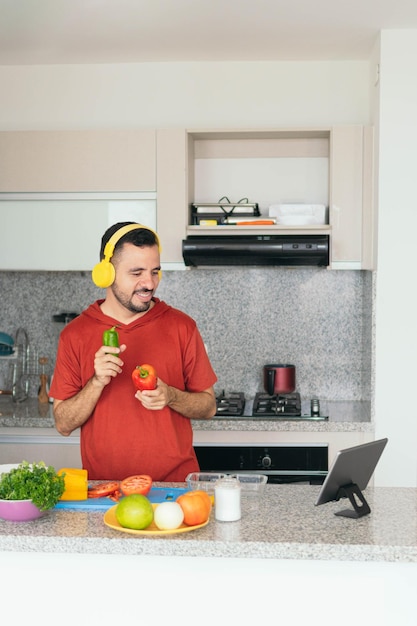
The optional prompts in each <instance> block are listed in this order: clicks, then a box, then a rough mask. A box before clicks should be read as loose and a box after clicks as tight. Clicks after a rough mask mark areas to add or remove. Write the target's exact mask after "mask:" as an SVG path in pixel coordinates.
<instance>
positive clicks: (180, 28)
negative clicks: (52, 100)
mask: <svg viewBox="0 0 417 626" xmlns="http://www.w3.org/2000/svg"><path fill="white" fill-rule="evenodd" d="M404 28H411V29H415V28H417V0H349V1H346V0H345V1H342V0H0V65H28V64H29V65H33V64H62V63H71V64H73V63H75V64H76V63H138V62H139V63H140V62H150V61H250V60H253V61H276V60H355V59H367V58H368V57H369V55H370V52H371V50H372V47H373V44H374V42H375V40H376V38H377V36H378V32H379V31H380V30H383V29H404Z"/></svg>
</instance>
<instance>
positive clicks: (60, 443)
mask: <svg viewBox="0 0 417 626" xmlns="http://www.w3.org/2000/svg"><path fill="white" fill-rule="evenodd" d="M22 461H28V462H29V463H38V462H39V461H44V463H46V464H47V465H52V466H53V467H54V468H55V469H57V470H58V469H60V468H61V467H81V466H82V465H81V454H80V439H79V432H78V431H74V432H73V433H72V434H71V435H70V436H69V437H63V436H62V435H59V434H58V433H57V432H56V430H55V429H54V428H2V429H0V463H1V464H5V463H21V462H22Z"/></svg>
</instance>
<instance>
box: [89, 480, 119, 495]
mask: <svg viewBox="0 0 417 626" xmlns="http://www.w3.org/2000/svg"><path fill="white" fill-rule="evenodd" d="M118 490H119V483H118V482H117V481H116V480H111V481H107V482H105V483H100V484H99V485H94V486H93V487H90V489H89V490H88V497H89V498H105V497H106V496H110V495H113V494H114V493H116V491H118Z"/></svg>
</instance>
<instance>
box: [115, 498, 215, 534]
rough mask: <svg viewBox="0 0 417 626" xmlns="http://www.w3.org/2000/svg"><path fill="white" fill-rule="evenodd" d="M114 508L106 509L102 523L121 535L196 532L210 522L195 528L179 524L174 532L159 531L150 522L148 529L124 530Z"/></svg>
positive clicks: (153, 523)
mask: <svg viewBox="0 0 417 626" xmlns="http://www.w3.org/2000/svg"><path fill="white" fill-rule="evenodd" d="M116 508H117V504H115V505H114V506H112V507H111V509H108V511H106V512H105V514H104V517H103V520H104V523H105V524H106V526H109V527H110V528H113V529H114V530H119V531H120V532H122V533H130V534H131V535H143V536H155V535H173V534H177V533H188V532H190V531H191V530H197V528H203V526H207V524H208V523H209V520H210V518H209V519H208V520H207V521H206V522H204V523H203V524H197V525H196V526H186V524H181V526H180V527H179V528H175V529H174V530H159V528H158V527H157V526H156V525H155V522H152V524H151V525H150V526H148V528H144V529H143V530H135V529H134V528H124V527H123V526H121V525H120V524H119V522H118V521H117V518H116ZM154 508H155V507H154Z"/></svg>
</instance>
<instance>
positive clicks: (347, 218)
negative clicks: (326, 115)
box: [329, 126, 376, 269]
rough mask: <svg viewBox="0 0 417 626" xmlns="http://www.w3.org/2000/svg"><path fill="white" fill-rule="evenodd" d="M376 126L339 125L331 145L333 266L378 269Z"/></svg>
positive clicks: (337, 267) (333, 130)
mask: <svg viewBox="0 0 417 626" xmlns="http://www.w3.org/2000/svg"><path fill="white" fill-rule="evenodd" d="M373 182H374V181H373V129H372V128H370V127H363V126H342V127H335V128H333V129H332V132H331V145H330V204H329V219H330V224H331V227H332V235H331V258H330V261H331V267H333V268H335V269H344V267H347V268H348V269H350V268H353V269H375V267H376V246H375V224H374V221H375V215H374V211H375V209H374V202H373Z"/></svg>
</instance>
